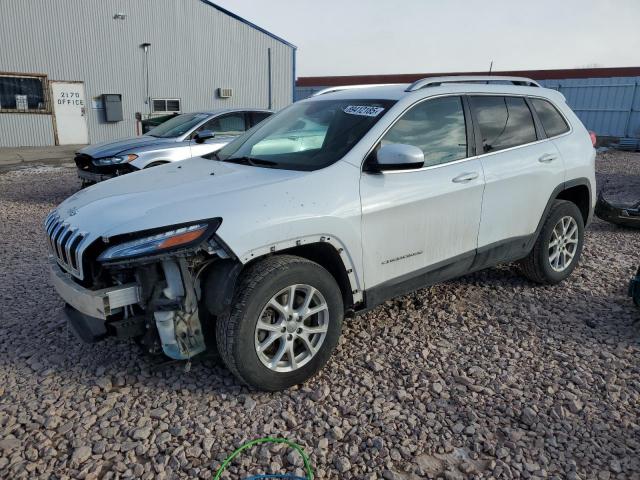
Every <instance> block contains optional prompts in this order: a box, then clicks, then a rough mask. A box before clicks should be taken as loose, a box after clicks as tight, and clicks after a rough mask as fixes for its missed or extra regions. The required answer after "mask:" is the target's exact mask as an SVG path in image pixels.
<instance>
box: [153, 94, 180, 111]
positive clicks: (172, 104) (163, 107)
mask: <svg viewBox="0 0 640 480" xmlns="http://www.w3.org/2000/svg"><path fill="white" fill-rule="evenodd" d="M151 105H152V110H153V113H174V112H177V113H180V99H179V98H154V99H152V100H151Z"/></svg>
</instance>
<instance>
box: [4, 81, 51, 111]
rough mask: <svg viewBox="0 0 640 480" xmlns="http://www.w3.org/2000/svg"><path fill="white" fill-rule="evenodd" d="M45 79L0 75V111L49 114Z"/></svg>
mask: <svg viewBox="0 0 640 480" xmlns="http://www.w3.org/2000/svg"><path fill="white" fill-rule="evenodd" d="M46 93H47V77H46V76H44V75H17V74H6V73H0V111H1V112H5V113H6V112H10V113H11V112H27V113H49V102H48V101H47V94H46Z"/></svg>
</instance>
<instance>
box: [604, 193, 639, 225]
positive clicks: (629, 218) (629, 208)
mask: <svg viewBox="0 0 640 480" xmlns="http://www.w3.org/2000/svg"><path fill="white" fill-rule="evenodd" d="M595 214H596V215H597V216H598V218H601V219H602V220H604V221H605V222H609V223H613V224H615V225H620V226H623V227H630V228H640V201H639V202H638V203H635V204H633V205H615V204H613V203H610V202H608V201H607V200H606V199H605V198H604V189H602V190H600V193H599V194H598V202H597V203H596V208H595Z"/></svg>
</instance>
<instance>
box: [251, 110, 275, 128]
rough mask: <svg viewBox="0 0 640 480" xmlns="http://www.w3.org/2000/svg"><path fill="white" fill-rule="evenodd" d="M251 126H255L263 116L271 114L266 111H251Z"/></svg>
mask: <svg viewBox="0 0 640 480" xmlns="http://www.w3.org/2000/svg"><path fill="white" fill-rule="evenodd" d="M250 115H251V126H252V127H253V126H255V125H257V124H259V123H260V122H261V121H263V120H264V119H265V118H267V117H270V116H271V114H270V113H268V112H251V113H250Z"/></svg>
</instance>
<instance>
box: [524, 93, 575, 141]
mask: <svg viewBox="0 0 640 480" xmlns="http://www.w3.org/2000/svg"><path fill="white" fill-rule="evenodd" d="M529 100H531V103H532V104H533V108H535V110H536V113H537V114H538V118H539V119H540V121H541V122H542V128H544V132H545V133H546V134H547V137H555V136H557V135H561V134H563V133H565V132H568V131H569V125H567V122H565V120H564V118H563V117H562V115H560V112H558V109H557V108H556V107H554V106H553V105H552V104H551V103H550V102H548V101H546V100H542V99H540V98H530V99H529Z"/></svg>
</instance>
